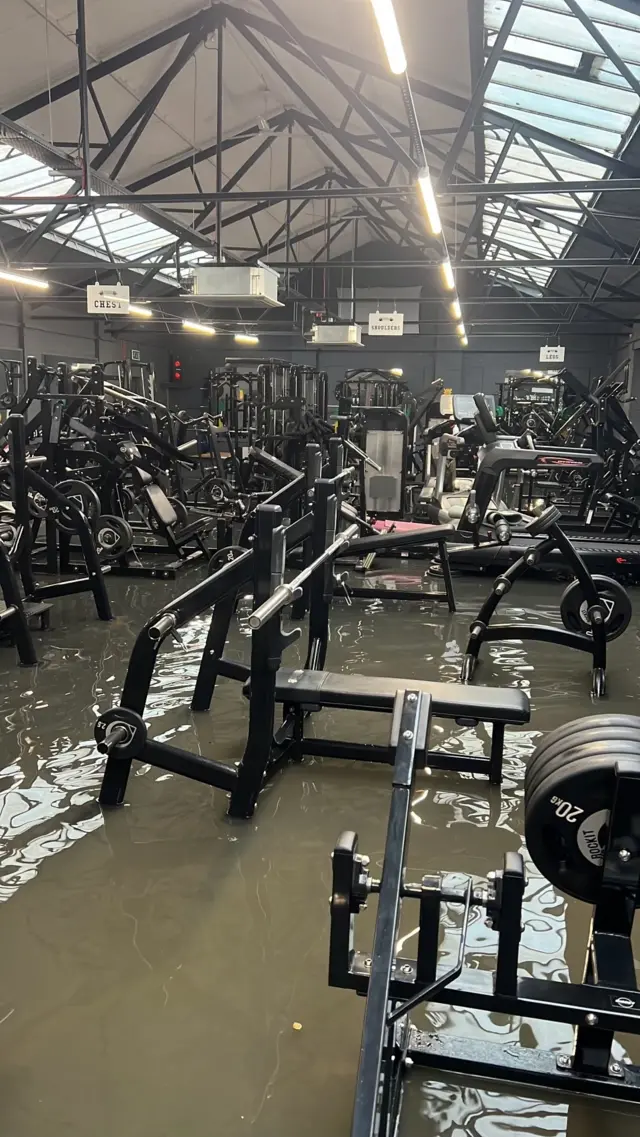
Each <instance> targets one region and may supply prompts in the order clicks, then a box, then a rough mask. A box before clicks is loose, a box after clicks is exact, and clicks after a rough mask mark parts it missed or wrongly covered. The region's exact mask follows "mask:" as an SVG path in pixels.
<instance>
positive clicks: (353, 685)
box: [243, 667, 531, 725]
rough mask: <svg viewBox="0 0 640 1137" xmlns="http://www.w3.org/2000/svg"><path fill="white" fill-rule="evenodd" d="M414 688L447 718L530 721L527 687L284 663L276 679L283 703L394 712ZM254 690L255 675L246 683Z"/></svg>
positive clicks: (248, 688) (278, 694) (278, 696)
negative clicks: (393, 676) (398, 700)
mask: <svg viewBox="0 0 640 1137" xmlns="http://www.w3.org/2000/svg"><path fill="white" fill-rule="evenodd" d="M407 688H410V689H411V690H412V691H421V692H424V693H425V694H427V695H430V696H431V706H432V710H433V713H434V714H437V715H440V716H442V717H444V718H452V719H458V720H469V721H474V722H494V723H507V724H511V725H513V724H521V723H528V722H529V719H530V714H531V708H530V703H529V698H528V696H527V695H526V694H525V692H524V691H519V690H516V689H513V688H500V687H467V686H464V685H463V684H457V683H432V682H430V681H427V680H419V679H406V678H404V679H387V678H382V677H381V676H377V675H344V674H336V673H333V672H331V671H304V670H302V669H299V670H293V669H291V668H285V667H282V668H280V670H279V671H278V674H277V678H276V700H277V702H279V703H319V704H321V705H322V706H323V707H342V708H345V709H348V710H362V711H393V706H394V702H395V698H396V694H397V692H398V691H399V690H400V689H407ZM243 691H244V694H245V695H246V696H247V697H248V696H249V695H250V691H251V686H250V680H247V682H246V683H245V684H244V687H243Z"/></svg>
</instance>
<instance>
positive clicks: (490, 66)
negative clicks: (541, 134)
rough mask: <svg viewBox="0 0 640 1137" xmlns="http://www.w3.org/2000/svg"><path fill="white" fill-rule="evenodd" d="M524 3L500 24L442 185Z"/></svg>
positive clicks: (514, 0)
mask: <svg viewBox="0 0 640 1137" xmlns="http://www.w3.org/2000/svg"><path fill="white" fill-rule="evenodd" d="M263 2H264V0H263ZM522 3H523V0H511V3H510V5H509V8H508V10H507V13H506V15H505V17H504V19H503V21H502V24H501V26H500V31H499V32H498V35H497V36H496V40H495V43H494V45H493V47H492V49H491V53H490V55H489V58H488V59H487V61H486V63H485V65H484V67H483V69H482V73H481V75H480V78H479V79H478V82H477V84H476V86H475V89H474V92H473V95H472V96H471V101H470V102H469V105H468V107H467V109H466V111H465V113H464V117H463V119H462V122H461V123H460V128H459V130H458V133H457V134H456V136H455V138H454V140H453V142H452V144H451V149H450V151H449V153H448V155H447V158H446V161H445V164H444V168H443V170H442V172H441V174H440V184H441V185H442V186H446V184H447V182H448V181H449V178H450V177H451V174H452V172H453V168H454V166H455V164H456V160H457V159H458V158H459V157H460V154H461V153H462V150H463V148H464V144H465V142H466V141H467V137H468V135H469V132H470V131H471V130H472V128H473V124H474V122H475V119H476V116H477V114H478V111H479V110H480V109H481V107H482V104H483V102H484V96H485V94H486V90H487V87H488V86H489V83H490V82H491V80H492V78H493V75H494V72H495V69H496V67H497V66H498V63H499V62H500V56H501V55H502V52H503V49H504V46H505V44H506V42H507V39H508V38H509V36H510V35H511V31H512V29H513V25H514V24H515V22H516V20H517V18H518V13H519V12H520V9H521V7H522Z"/></svg>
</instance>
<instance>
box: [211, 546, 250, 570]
mask: <svg viewBox="0 0 640 1137" xmlns="http://www.w3.org/2000/svg"><path fill="white" fill-rule="evenodd" d="M246 551H247V550H246V549H241V548H240V546H239V545H227V546H226V547H225V548H224V549H216V551H215V553H214V554H213V556H212V557H211V560H210V561H209V566H208V572H209V576H213V574H214V573H215V572H219V571H220V569H221V568H224V566H225V565H229V564H231V562H232V561H235V560H237V559H238V557H241V556H242V554H243V553H246Z"/></svg>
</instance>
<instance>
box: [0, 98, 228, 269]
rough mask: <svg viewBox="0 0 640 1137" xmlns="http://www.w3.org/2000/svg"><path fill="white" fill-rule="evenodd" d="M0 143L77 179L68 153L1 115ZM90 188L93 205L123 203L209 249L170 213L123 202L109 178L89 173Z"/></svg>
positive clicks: (77, 201) (53, 202)
mask: <svg viewBox="0 0 640 1137" xmlns="http://www.w3.org/2000/svg"><path fill="white" fill-rule="evenodd" d="M18 140H19V141H18ZM0 141H4V142H6V143H7V144H9V145H14V144H16V142H17V146H18V149H19V150H20V151H21V152H22V153H24V154H28V155H30V156H31V157H33V158H35V159H36V160H37V161H39V162H42V164H43V165H44V166H48V167H49V168H50V169H52V170H55V171H56V172H57V173H60V174H63V175H64V176H65V177H67V178H70V179H72V180H77V179H78V178H79V172H78V167H77V164H72V163H71V161H70V159H69V155H68V154H65V153H64V151H62V150H58V149H57V148H56V147H55V146H52V144H51V143H50V142H47V141H45V139H43V138H41V137H40V136H39V135H37V134H35V133H34V132H33V131H31V130H29V128H28V127H26V126H22V125H20V124H17V123H14V122H11V121H9V120H8V119H7V118H5V116H4V115H0ZM92 185H93V188H94V189H95V190H96V191H97V195H98V197H97V198H96V199H95V200H92V205H94V206H96V207H97V206H98V202H99V199H100V197H101V196H102V197H106V198H107V199H108V200H110V201H112V203H113V204H116V205H118V204H119V205H122V206H124V205H125V204H126V205H127V207H128V208H129V209H130V211H131V212H132V213H136V214H138V215H139V216H141V217H144V218H145V220H147V221H150V222H151V223H152V224H153V225H157V226H158V227H159V228H161V229H164V230H165V231H166V232H167V233H171V234H173V235H174V236H175V237H178V238H179V239H180V240H181V241H185V242H189V243H191V244H194V245H195V246H196V247H198V248H202V249H205V250H207V251H209V250H210V249H211V242H210V241H207V240H206V239H205V238H204V237H202V236H201V235H199V234H198V233H195V232H194V231H193V230H191V229H189V228H188V227H187V226H185V225H182V224H181V223H180V222H179V221H176V220H175V218H173V217H171V216H170V215H169V214H165V213H163V212H162V211H161V210H158V209H154V208H153V207H152V206H151V205H150V203H149V202H146V203H145V202H141V201H140V200H139V199H138V198H137V197H136V196H135V195H133V194H132V195H131V197H130V201H129V202H125V201H124V200H123V199H122V194H123V192H124V191H123V190H122V188H121V187H120V185H119V184H118V183H117V182H116V181H114V180H113V179H112V178H107V177H105V176H104V175H103V174H101V173H99V172H97V171H94V172H93V173H92ZM8 201H9V202H10V204H12V205H15V204H17V203H18V199H17V197H16V196H15V195H12V196H11V197H10V198H8ZM60 201H61V199H60V197H57V198H56V199H55V200H54V199H51V201H49V202H48V204H49V205H51V206H55V205H58V204H59V203H60ZM80 201H81V199H80V198H78V197H76V198H75V199H74V198H70V199H68V200H67V205H69V204H71V205H72V206H73V205H78V204H80ZM31 202H32V203H33V198H31ZM26 204H29V202H26Z"/></svg>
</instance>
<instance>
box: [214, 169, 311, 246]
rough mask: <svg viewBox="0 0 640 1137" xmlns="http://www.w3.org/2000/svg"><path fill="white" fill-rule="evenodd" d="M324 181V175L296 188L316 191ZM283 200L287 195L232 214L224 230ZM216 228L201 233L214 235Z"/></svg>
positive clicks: (228, 217)
mask: <svg viewBox="0 0 640 1137" xmlns="http://www.w3.org/2000/svg"><path fill="white" fill-rule="evenodd" d="M324 181H325V177H324V175H321V176H318V177H316V178H311V179H310V180H309V181H308V182H302V183H301V184H300V185H299V186H296V187H295V188H296V189H299V190H303V189H316V188H317V186H318V183H320V185H322V183H323V182H324ZM300 196H301V197H302V195H300ZM283 200H285V201H286V194H285V197H284V198H281V197H278V198H277V199H276V200H275V201H273V200H271V201H259V202H258V204H257V205H252V206H250V207H249V208H248V209H239V210H237V211H236V212H235V213H232V214H230V215H229V216H227V217H224V218H223V219H222V228H223V229H225V228H226V227H227V226H228V225H234V224H236V223H237V222H238V221H244V220H245V219H246V218H248V217H254V216H255V214H256V213H264V212H265V211H266V210H268V209H269V208H270V207H271V206H272V205H278V204H280V203H281V202H282V201H283ZM303 200H304V201H305V204H307V205H308V200H307V199H306V198H303ZM215 228H216V227H215V223H214V224H213V225H206V226H205V227H204V228H203V229H202V230H201V232H202V234H203V235H205V234H207V233H213V232H215Z"/></svg>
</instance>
